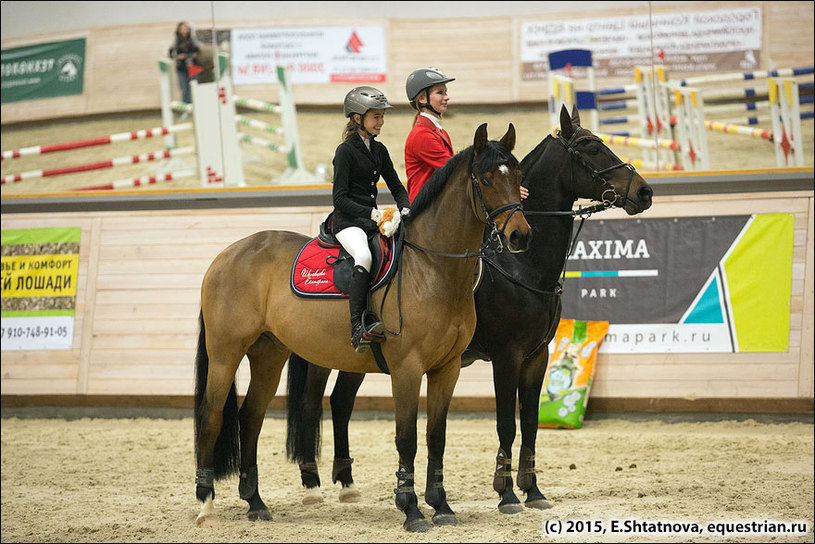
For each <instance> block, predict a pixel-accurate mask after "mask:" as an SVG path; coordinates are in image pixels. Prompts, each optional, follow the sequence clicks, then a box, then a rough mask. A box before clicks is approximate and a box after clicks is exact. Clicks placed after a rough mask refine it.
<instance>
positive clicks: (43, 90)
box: [0, 38, 85, 104]
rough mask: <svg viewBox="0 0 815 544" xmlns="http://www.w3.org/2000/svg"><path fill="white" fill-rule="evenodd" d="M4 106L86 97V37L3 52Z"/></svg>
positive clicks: (1, 79) (1, 85) (0, 95)
mask: <svg viewBox="0 0 815 544" xmlns="http://www.w3.org/2000/svg"><path fill="white" fill-rule="evenodd" d="M0 57H2V62H0V64H1V65H2V78H0V87H2V93H0V97H2V103H3V104H7V103H10V102H20V101H23V100H38V99H41V98H54V97H56V96H69V95H74V94H82V89H83V83H84V75H85V38H80V39H78V40H68V41H64V42H53V43H41V44H37V45H29V46H26V47H15V48H14V49H3V51H2V53H0Z"/></svg>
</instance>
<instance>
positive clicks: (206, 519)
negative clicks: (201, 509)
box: [195, 514, 218, 527]
mask: <svg viewBox="0 0 815 544" xmlns="http://www.w3.org/2000/svg"><path fill="white" fill-rule="evenodd" d="M195 524H196V525H197V526H198V527H217V526H218V517H217V516H214V515H212V514H206V515H203V516H201V515H199V516H198V517H197V518H195Z"/></svg>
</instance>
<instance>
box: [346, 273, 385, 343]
mask: <svg viewBox="0 0 815 544" xmlns="http://www.w3.org/2000/svg"><path fill="white" fill-rule="evenodd" d="M370 287H371V274H370V272H368V271H367V270H365V269H364V268H362V267H361V266H359V265H357V266H355V267H354V272H353V273H352V274H351V284H350V286H349V291H350V292H349V295H350V300H349V301H348V302H349V305H350V307H351V344H352V345H353V346H354V351H356V352H357V353H364V352H366V351H368V350H369V349H370V347H371V343H372V342H380V341H381V340H382V339H384V335H383V333H384V332H385V326H384V325H383V324H382V322H380V321H376V320H371V321H373V322H372V323H367V322H366V323H364V324H363V317H364V315H365V312H366V311H367V310H368V291H369V290H370ZM369 315H370V314H369Z"/></svg>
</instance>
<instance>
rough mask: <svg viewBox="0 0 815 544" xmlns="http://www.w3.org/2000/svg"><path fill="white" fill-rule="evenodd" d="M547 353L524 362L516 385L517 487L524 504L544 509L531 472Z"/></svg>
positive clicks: (546, 505) (547, 505) (543, 497)
mask: <svg viewBox="0 0 815 544" xmlns="http://www.w3.org/2000/svg"><path fill="white" fill-rule="evenodd" d="M548 360H549V352H548V350H546V349H544V350H543V352H542V353H540V354H538V356H537V357H536V358H535V359H533V360H530V361H528V362H527V364H525V365H524V366H523V367H522V368H521V375H520V381H519V384H518V401H519V403H520V418H521V454H520V459H519V461H518V488H519V489H520V490H521V491H523V492H524V493H526V501H525V502H524V504H525V505H526V506H527V507H528V508H538V509H541V510H544V509H546V508H551V507H552V505H551V504H550V503H549V502H548V501H547V500H546V497H545V496H544V495H543V493H541V491H540V489H538V483H537V475H536V474H535V440H536V438H537V434H538V411H539V409H540V404H539V403H540V393H541V387H542V386H543V378H544V374H545V373H546V365H547V362H548Z"/></svg>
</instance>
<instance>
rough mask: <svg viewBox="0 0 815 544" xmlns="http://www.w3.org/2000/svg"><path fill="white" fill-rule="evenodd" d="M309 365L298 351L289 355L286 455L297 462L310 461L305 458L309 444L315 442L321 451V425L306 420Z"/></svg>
mask: <svg viewBox="0 0 815 544" xmlns="http://www.w3.org/2000/svg"><path fill="white" fill-rule="evenodd" d="M309 366H311V363H309V362H308V361H306V360H305V359H303V358H302V357H300V356H299V355H297V354H296V353H292V354H291V356H290V357H289V364H288V367H289V373H288V378H287V380H286V386H287V390H286V457H287V458H288V459H289V461H293V462H296V463H304V462H306V461H309V459H306V458H305V457H306V451H307V448H306V446H307V445H308V444H313V446H314V448H315V452H316V451H320V425H319V424H316V425H314V424H313V422H312V425H310V426H307V423H306V421H304V420H305V419H306V417H307V415H308V413H309V411H308V410H306V409H305V392H306V383H307V378H308V367H309ZM320 409H322V405H321V406H320ZM321 416H322V414H321Z"/></svg>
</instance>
